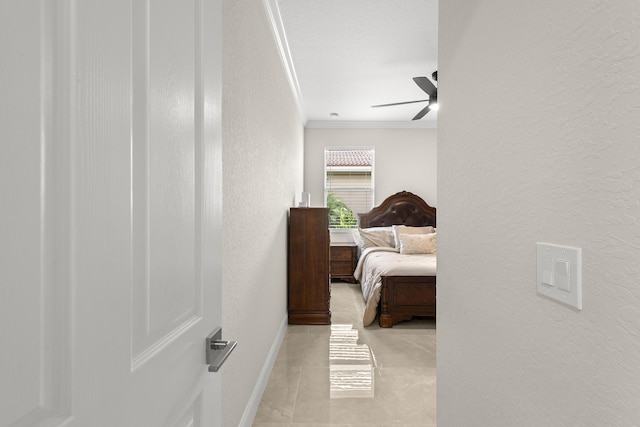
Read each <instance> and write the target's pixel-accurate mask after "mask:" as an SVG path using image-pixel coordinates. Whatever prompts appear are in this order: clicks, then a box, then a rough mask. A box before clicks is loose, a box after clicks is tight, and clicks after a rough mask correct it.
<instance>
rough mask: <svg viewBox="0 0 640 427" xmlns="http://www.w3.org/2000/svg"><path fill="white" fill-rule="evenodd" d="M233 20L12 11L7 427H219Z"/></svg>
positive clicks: (3, 274)
mask: <svg viewBox="0 0 640 427" xmlns="http://www.w3.org/2000/svg"><path fill="white" fill-rule="evenodd" d="M221 13H222V11H221V0H59V1H58V0H56V1H52V0H2V1H0V427H9V426H11V427H33V426H51V427H57V426H65V427H94V426H96V427H102V426H104V427H107V426H109V427H127V426H132V427H133V426H136V427H164V426H167V427H174V426H176V427H183V426H194V427H195V426H207V427H215V426H217V425H220V380H219V375H220V374H217V373H209V372H207V366H206V364H205V360H204V359H205V337H206V336H207V334H209V332H210V331H211V330H212V329H213V328H214V327H215V326H219V323H220V320H221V317H220V295H221V292H220V278H221V273H220V256H221V253H220V251H221V249H220V243H219V242H220V231H221V221H222V218H221V194H220V192H221V152H220V150H221V129H220V106H221V58H220V56H221V50H222V49H221V48H222V41H221V32H222V23H221ZM225 338H227V337H225ZM223 369H224V368H223Z"/></svg>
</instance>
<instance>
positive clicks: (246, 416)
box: [238, 313, 288, 427]
mask: <svg viewBox="0 0 640 427" xmlns="http://www.w3.org/2000/svg"><path fill="white" fill-rule="evenodd" d="M287 323H288V318H287V314H286V313H285V315H284V318H283V319H282V323H281V324H280V329H279V330H278V334H277V335H276V337H275V339H274V340H273V345H272V346H271V349H270V350H269V354H268V355H267V360H265V362H264V365H263V366H262V370H261V371H260V375H259V376H258V380H257V381H256V386H255V387H254V388H253V393H251V397H250V398H249V402H247V406H246V407H245V409H244V413H243V414H242V419H241V420H240V423H239V424H238V426H240V427H251V424H253V419H254V418H255V416H256V412H258V406H260V399H262V394H263V393H264V389H265V388H266V387H267V383H268V382H269V376H270V375H271V369H272V368H273V365H274V363H276V358H277V357H278V351H280V345H281V344H282V340H283V339H284V334H285V332H287Z"/></svg>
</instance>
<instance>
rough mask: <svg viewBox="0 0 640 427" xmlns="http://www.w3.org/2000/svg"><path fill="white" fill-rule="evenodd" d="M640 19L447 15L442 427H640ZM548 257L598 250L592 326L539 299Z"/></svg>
mask: <svg viewBox="0 0 640 427" xmlns="http://www.w3.org/2000/svg"><path fill="white" fill-rule="evenodd" d="M639 20H640V7H639V6H638V3H637V2H634V1H608V0H605V1H602V0H599V1H594V0H588V1H584V0H566V1H563V2H557V1H552V0H543V1H538V2H531V1H527V0H516V1H509V2H506V1H502V2H496V1H489V0H478V1H475V2H468V1H466V0H449V1H445V2H441V4H440V25H439V28H440V35H439V40H440V45H439V52H440V57H439V79H438V92H439V101H440V105H441V109H440V111H439V112H438V199H439V201H438V202H439V204H438V238H439V241H438V306H439V308H438V313H439V315H438V426H440V427H456V426H470V427H472V426H489V425H491V426H514V425H518V426H536V427H538V426H550V427H553V426H578V425H579V426H604V425H607V426H613V425H616V426H623V425H625V426H626V425H639V424H640V407H639V406H638V404H637V396H639V395H640V370H638V360H639V357H640V341H639V340H638V336H639V335H640V309H639V307H640V281H639V280H638V279H639V278H640V263H638V259H640V244H639V242H640V204H639V202H638V201H639V200H640V141H639V136H638V135H640V133H639V131H638V123H640V74H639V73H638V70H640V47H639V46H640V30H639V27H638V24H637V23H638V21H639ZM536 242H548V243H556V244H563V245H570V246H577V247H581V248H582V250H583V270H582V272H583V307H584V308H583V310H582V311H578V310H575V309H571V308H568V307H566V306H563V305H561V304H559V303H556V302H554V301H551V300H549V299H546V298H544V297H541V296H538V295H537V294H536Z"/></svg>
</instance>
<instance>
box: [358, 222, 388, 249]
mask: <svg viewBox="0 0 640 427" xmlns="http://www.w3.org/2000/svg"><path fill="white" fill-rule="evenodd" d="M359 231H360V237H361V238H362V249H366V248H372V247H376V246H385V247H389V248H393V247H395V246H394V245H393V231H392V229H391V228H390V227H389V228H387V227H384V228H383V227H378V228H376V227H374V228H361V229H360V230H359Z"/></svg>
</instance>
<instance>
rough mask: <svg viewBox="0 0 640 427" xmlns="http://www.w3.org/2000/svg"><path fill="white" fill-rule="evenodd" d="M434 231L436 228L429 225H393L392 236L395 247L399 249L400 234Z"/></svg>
mask: <svg viewBox="0 0 640 427" xmlns="http://www.w3.org/2000/svg"><path fill="white" fill-rule="evenodd" d="M435 232H436V230H435V229H434V228H433V227H431V226H430V225H429V226H426V227H407V226H406V225H394V226H393V238H394V241H395V247H396V248H398V249H400V235H401V234H431V233H435Z"/></svg>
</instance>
